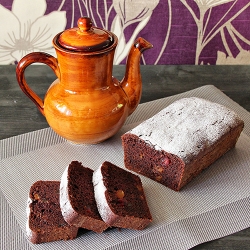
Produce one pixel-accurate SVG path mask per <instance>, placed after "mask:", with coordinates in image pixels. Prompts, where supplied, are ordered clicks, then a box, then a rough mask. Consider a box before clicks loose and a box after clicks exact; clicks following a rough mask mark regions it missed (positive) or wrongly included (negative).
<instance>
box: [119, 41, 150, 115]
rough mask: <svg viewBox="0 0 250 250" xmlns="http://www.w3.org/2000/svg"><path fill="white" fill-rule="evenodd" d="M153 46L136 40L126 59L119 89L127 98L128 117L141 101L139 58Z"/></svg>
mask: <svg viewBox="0 0 250 250" xmlns="http://www.w3.org/2000/svg"><path fill="white" fill-rule="evenodd" d="M152 47H153V45H152V44H151V43H149V42H148V41H146V40H145V39H144V38H141V37H139V38H137V40H136V41H135V43H134V44H133V45H132V47H131V49H130V52H129V54H128V57H127V65H126V72H125V76H124V78H123V80H122V81H121V87H122V89H123V90H124V92H125V93H126V95H127V97H128V106H129V115H130V114H132V113H133V112H134V110H135V109H136V107H137V106H138V104H139V102H140V100H141V94H142V80H141V72H140V58H141V55H142V53H143V51H145V50H146V49H150V48H152Z"/></svg>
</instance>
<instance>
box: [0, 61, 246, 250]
mask: <svg viewBox="0 0 250 250" xmlns="http://www.w3.org/2000/svg"><path fill="white" fill-rule="evenodd" d="M124 71H125V67H124V66H121V65H119V66H114V71H113V75H114V76H115V77H116V78H118V79H119V80H121V79H122V78H123V75H124ZM141 73H142V80H143V92H142V99H141V103H144V102H148V101H152V100H156V99H159V98H163V97H167V96H171V95H175V94H179V93H182V92H185V91H188V90H191V89H194V88H197V87H201V86H204V85H208V84H212V85H214V86H216V87H217V88H219V89H220V90H221V91H223V92H224V93H225V94H226V95H228V96H229V97H230V98H231V99H233V100H234V101H235V102H237V103H238V104H240V105H241V106H242V107H244V108H245V109H246V110H248V111H249V112H250V66H247V65H245V66H193V65H192V66H191V65H176V66H173V65H171V66H167V65H158V66H141ZM26 79H27V82H28V83H29V85H30V87H31V88H32V89H33V90H34V91H35V92H36V93H37V94H38V95H39V96H40V97H41V98H43V97H44V94H45V92H46V90H47V89H48V87H49V86H50V84H51V83H52V82H53V80H54V79H55V75H54V73H53V72H52V70H51V69H50V68H49V67H47V66H44V65H34V66H30V67H28V69H27V70H26ZM46 127H48V124H47V122H46V119H45V118H44V117H43V116H42V115H41V114H40V113H39V111H38V110H37V108H36V106H35V105H34V104H33V102H31V100H30V99H28V98H27V97H26V96H25V95H24V93H23V92H22V91H21V89H20V87H19V85H18V83H17V81H16V75H15V66H14V65H10V66H9V65H8V66H5V65H0V139H4V138H8V137H11V136H15V135H19V134H22V133H27V132H31V131H34V130H38V129H42V128H46ZM193 249H195V250H201V249H203V250H206V249H250V228H247V229H245V230H243V231H240V232H238V233H235V234H232V235H229V236H227V237H224V238H221V239H218V240H214V241H211V242H207V243H203V244H201V245H199V246H196V247H194V248H193Z"/></svg>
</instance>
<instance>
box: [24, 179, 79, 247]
mask: <svg viewBox="0 0 250 250" xmlns="http://www.w3.org/2000/svg"><path fill="white" fill-rule="evenodd" d="M59 187H60V182H59V181H37V182H35V183H34V184H33V185H32V186H31V188H30V192H29V199H28V206H27V215H28V220H27V225H26V231H27V236H28V239H29V240H30V241H31V242H32V243H34V244H39V243H43V242H51V241H57V240H70V239H74V238H76V236H77V232H78V228H77V227H75V226H70V225H69V224H68V223H67V222H66V221H65V220H64V219H63V217H62V214H61V209H60V205H59Z"/></svg>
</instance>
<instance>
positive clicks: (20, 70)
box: [16, 52, 60, 115]
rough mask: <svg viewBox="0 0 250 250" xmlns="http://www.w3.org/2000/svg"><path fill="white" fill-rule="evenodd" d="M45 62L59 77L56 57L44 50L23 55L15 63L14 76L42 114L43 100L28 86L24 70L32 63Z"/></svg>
mask: <svg viewBox="0 0 250 250" xmlns="http://www.w3.org/2000/svg"><path fill="white" fill-rule="evenodd" d="M36 62H38V63H44V64H47V65H48V66H49V67H50V68H51V69H52V70H53V71H54V73H55V75H56V76H57V77H58V78H59V79H60V69H59V66H58V62H57V59H56V58H55V57H53V56H51V55H49V54H47V53H44V52H33V53H30V54H27V55H26V56H24V57H23V58H22V59H21V60H20V61H19V62H18V64H17V67H16V77H17V81H18V83H19V86H20V88H21V89H22V91H23V92H24V93H25V94H26V95H27V96H28V97H29V98H30V99H31V100H32V101H33V102H34V103H35V104H36V106H37V107H38V109H39V111H40V112H41V113H42V114H43V115H44V102H43V100H42V99H41V98H40V97H39V96H38V95H37V94H36V93H35V92H34V91H33V90H32V89H31V88H30V87H29V85H28V84H27V82H26V79H25V76H24V71H25V69H26V68H27V67H28V66H29V65H30V64H32V63H36Z"/></svg>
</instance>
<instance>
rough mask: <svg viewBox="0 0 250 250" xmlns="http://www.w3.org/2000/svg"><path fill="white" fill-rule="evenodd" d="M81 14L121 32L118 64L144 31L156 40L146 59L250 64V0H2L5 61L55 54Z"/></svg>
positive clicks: (1, 56) (0, 59) (0, 51)
mask: <svg viewBox="0 0 250 250" xmlns="http://www.w3.org/2000/svg"><path fill="white" fill-rule="evenodd" d="M81 16H89V17H91V18H92V21H93V23H94V25H95V26H98V27H102V28H105V29H108V30H110V31H112V32H114V33H115V34H116V35H117V36H118V38H119V44H118V46H117V49H116V54H115V60H114V63H115V64H124V63H125V61H126V56H127V54H128V51H129V49H130V47H131V45H132V44H133V41H134V40H135V39H136V38H137V37H138V36H142V37H144V38H145V39H146V40H148V41H149V42H151V43H152V44H153V45H154V48H153V49H151V50H148V51H146V52H145V53H144V55H143V58H142V63H143V64H174V65H176V64H196V65H199V64H204V65H207V64H224V65H225V64H250V1H249V0H103V1H99V0H96V1H93V0H92V1H91V0H53V1H49V0H47V1H46V0H14V1H13V0H0V20H1V21H0V30H1V36H0V64H13V63H16V62H18V61H19V60H20V59H21V58H22V57H23V56H24V55H25V54H27V53H30V52H33V51H44V52H47V53H50V54H52V55H54V56H55V51H54V49H53V48H52V45H51V41H52V39H53V37H54V36H55V35H56V34H57V33H59V32H60V31H63V30H64V29H67V28H71V27H73V26H77V20H78V18H79V17H81Z"/></svg>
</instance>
